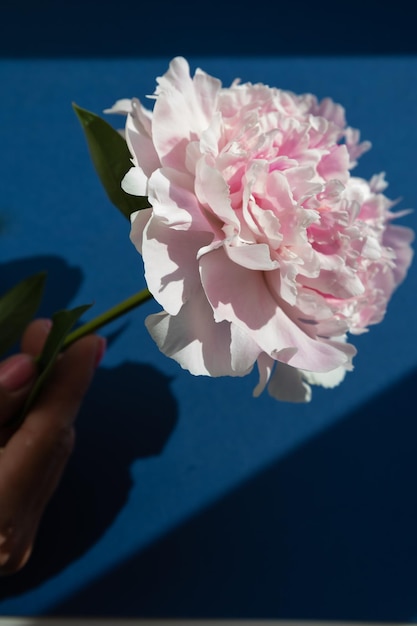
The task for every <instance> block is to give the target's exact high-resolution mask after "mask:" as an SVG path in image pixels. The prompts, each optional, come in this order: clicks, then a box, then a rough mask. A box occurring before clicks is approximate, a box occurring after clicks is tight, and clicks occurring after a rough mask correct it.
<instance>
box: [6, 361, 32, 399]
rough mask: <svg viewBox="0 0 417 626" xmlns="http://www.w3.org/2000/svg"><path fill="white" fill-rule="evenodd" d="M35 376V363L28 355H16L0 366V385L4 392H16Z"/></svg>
mask: <svg viewBox="0 0 417 626" xmlns="http://www.w3.org/2000/svg"><path fill="white" fill-rule="evenodd" d="M35 374H36V367H35V363H34V361H33V359H32V357H30V356H29V355H28V354H16V355H14V356H11V357H10V358H9V359H7V360H6V361H4V362H3V363H1V364H0V385H1V386H2V387H3V389H5V390H6V391H17V390H18V389H21V388H22V387H24V386H25V385H27V384H28V383H29V382H30V381H31V380H32V379H33V378H34V377H35Z"/></svg>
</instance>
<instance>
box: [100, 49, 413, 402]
mask: <svg viewBox="0 0 417 626" xmlns="http://www.w3.org/2000/svg"><path fill="white" fill-rule="evenodd" d="M154 100H155V105H154V108H153V111H147V110H146V109H145V108H144V107H143V106H142V105H141V103H140V102H139V101H138V100H136V99H133V100H132V101H128V100H120V101H118V102H117V103H116V104H115V106H114V107H113V109H112V112H117V113H125V114H126V115H127V122H126V132H125V136H126V141H127V145H128V147H129V149H130V151H131V154H132V164H133V167H132V169H131V170H130V171H129V172H128V173H127V174H126V176H125V179H124V181H123V188H124V189H125V190H126V191H127V192H128V193H131V194H134V195H146V196H147V197H148V200H149V203H150V205H151V208H149V209H145V210H143V211H140V212H137V213H135V214H134V215H132V230H131V240H132V242H133V243H134V245H135V246H136V248H137V250H138V251H139V252H140V254H141V255H142V256H143V260H144V266H145V278H146V281H147V284H148V287H149V290H150V291H151V293H152V294H153V296H154V297H155V299H156V300H157V301H158V303H159V304H160V305H161V307H162V309H163V311H161V312H160V313H157V314H155V315H151V316H150V317H148V318H147V320H146V326H147V328H148V330H149V332H150V334H151V335H152V337H153V338H154V340H155V341H156V343H157V345H158V347H159V348H160V349H161V350H162V352H164V354H166V355H167V356H169V357H171V358H173V359H175V360H176V361H177V362H178V363H179V364H180V365H181V367H183V368H185V369H187V370H189V371H190V372H191V373H192V374H195V375H207V376H224V375H227V376H244V375H246V374H247V373H248V372H250V371H251V370H252V368H253V367H254V366H256V367H257V368H258V371H259V382H258V384H257V386H256V388H255V390H254V395H255V396H257V395H259V394H260V393H262V392H263V391H264V390H265V389H267V390H268V393H269V394H270V395H271V396H272V397H274V398H276V399H279V400H282V401H292V402H307V401H309V400H310V398H311V386H312V385H320V386H323V387H326V388H332V387H334V386H336V385H337V384H339V383H340V382H341V381H342V380H343V379H344V377H345V374H346V372H348V371H350V370H351V369H352V359H353V357H354V355H355V353H356V350H355V348H354V347H353V345H352V344H351V343H349V342H348V336H349V333H350V334H352V335H355V334H358V333H361V332H365V331H366V330H367V329H368V327H369V326H370V325H372V324H375V323H378V322H380V321H381V320H382V319H383V316H384V313H385V310H386V307H387V305H388V302H389V300H390V298H391V296H392V294H393V292H394V291H395V289H396V288H397V287H398V285H399V284H400V283H401V282H402V281H403V280H404V278H405V276H406V274H407V271H408V268H409V266H410V264H411V261H412V256H413V251H412V248H411V244H412V241H413V238H414V233H413V232H412V231H411V230H410V229H408V228H404V227H401V226H397V225H393V223H392V222H393V220H394V219H396V217H400V216H402V215H403V214H404V212H402V213H401V212H398V213H393V212H392V207H393V206H394V203H393V202H392V201H391V200H389V199H388V198H387V197H386V196H385V195H384V193H383V192H384V191H385V188H386V181H385V178H384V174H378V175H375V176H373V177H372V178H371V180H370V181H366V180H364V179H362V178H359V177H354V176H352V175H351V170H352V169H353V167H354V166H355V165H356V162H357V159H358V157H359V156H360V155H361V154H362V153H363V152H365V151H366V150H367V149H369V147H370V144H369V142H360V134H359V131H357V130H356V129H353V128H350V127H349V126H347V124H346V117H345V111H344V109H343V107H342V106H341V105H339V104H337V103H334V102H333V101H332V100H331V99H330V98H326V99H324V100H322V101H318V100H317V98H316V97H315V96H313V95H312V94H303V95H296V94H293V93H292V92H289V91H283V90H280V89H277V88H271V87H268V86H266V85H262V84H259V83H258V84H251V83H245V84H241V83H239V81H235V82H233V83H232V85H231V86H230V87H226V88H225V87H223V86H222V85H221V83H220V81H219V80H218V79H216V78H214V77H212V76H209V75H208V74H206V73H205V72H203V71H202V70H200V69H197V70H196V72H195V74H194V76H191V74H190V70H189V66H188V63H187V61H186V60H185V59H183V58H182V57H177V58H175V59H173V61H172V62H171V63H170V66H169V69H168V71H167V72H166V74H164V76H162V77H160V78H158V79H157V87H156V90H155V93H154Z"/></svg>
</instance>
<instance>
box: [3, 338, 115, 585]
mask: <svg viewBox="0 0 417 626" xmlns="http://www.w3.org/2000/svg"><path fill="white" fill-rule="evenodd" d="M36 337H37V334H36V333H35V335H34V337H31V334H30V333H29V337H26V338H25V341H27V342H29V344H30V345H29V347H30V348H32V347H34V346H33V345H32V344H31V342H32V340H33V341H34V343H36V341H37V339H36ZM26 347H28V345H27V344H26ZM104 348H105V342H104V340H103V339H102V338H101V337H98V336H95V335H91V336H88V337H85V338H84V339H81V340H79V341H78V342H76V343H75V344H74V345H73V346H71V348H69V349H68V350H67V351H66V352H65V354H64V355H62V356H61V357H60V359H59V361H58V362H57V363H56V365H55V367H54V372H53V374H52V375H51V378H50V379H49V381H48V384H47V385H46V387H45V389H44V390H43V391H42V392H41V395H40V396H39V398H38V400H37V402H36V404H35V406H34V407H33V409H32V410H31V412H30V414H29V415H28V416H27V417H26V419H25V421H24V423H23V424H22V426H21V427H20V429H19V430H18V431H17V432H16V433H15V434H14V435H13V436H12V438H11V439H10V440H9V442H8V444H7V446H6V447H5V448H4V449H3V452H2V453H1V454H0V503H3V502H5V503H7V508H5V507H3V506H2V507H1V509H0V572H2V573H11V572H14V571H17V570H18V569H20V568H21V567H22V566H23V565H24V564H25V562H26V560H27V559H28V558H29V555H30V553H31V550H32V545H33V541H34V538H35V535H36V532H37V528H38V525H39V521H40V518H41V516H42V513H43V511H44V509H45V506H46V505H47V503H48V501H49V499H50V497H51V495H52V494H53V492H54V491H55V488H56V486H57V484H58V482H59V479H60V477H61V474H62V471H63V469H64V467H65V464H66V462H67V460H68V457H69V455H70V454H71V451H72V447H73V443H74V430H73V423H74V420H75V417H76V415H77V413H78V410H79V408H80V404H81V402H82V400H83V397H84V395H85V393H86V391H87V390H88V388H89V385H90V383H91V380H92V378H93V375H94V372H95V369H96V367H97V365H98V363H99V361H100V359H101V357H102V355H103V353H104Z"/></svg>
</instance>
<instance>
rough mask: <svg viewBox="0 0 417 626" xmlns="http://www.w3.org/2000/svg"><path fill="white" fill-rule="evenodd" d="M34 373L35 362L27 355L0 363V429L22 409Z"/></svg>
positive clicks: (34, 375) (16, 356) (15, 356)
mask: <svg viewBox="0 0 417 626" xmlns="http://www.w3.org/2000/svg"><path fill="white" fill-rule="evenodd" d="M36 373H37V372H36V364H35V361H34V360H33V358H32V357H31V356H29V355H27V354H16V355H14V356H12V357H10V358H8V359H6V360H5V361H3V362H2V363H0V427H2V426H4V425H5V424H6V423H7V422H8V421H9V420H10V419H11V418H12V417H13V416H14V415H16V413H17V412H18V411H19V410H20V409H22V408H23V403H24V401H25V399H26V397H27V394H28V392H29V390H30V388H31V386H32V384H33V382H34V380H35V377H36ZM0 443H1V440H0Z"/></svg>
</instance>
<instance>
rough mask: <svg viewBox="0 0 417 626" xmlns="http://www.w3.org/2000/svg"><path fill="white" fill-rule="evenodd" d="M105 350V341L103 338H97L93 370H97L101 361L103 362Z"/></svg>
mask: <svg viewBox="0 0 417 626" xmlns="http://www.w3.org/2000/svg"><path fill="white" fill-rule="evenodd" d="M106 348H107V340H106V339H105V337H99V341H98V346H97V352H96V359H95V361H94V367H95V368H97V367H98V366H99V365H100V363H101V361H102V360H103V357H104V355H105V352H106Z"/></svg>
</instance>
